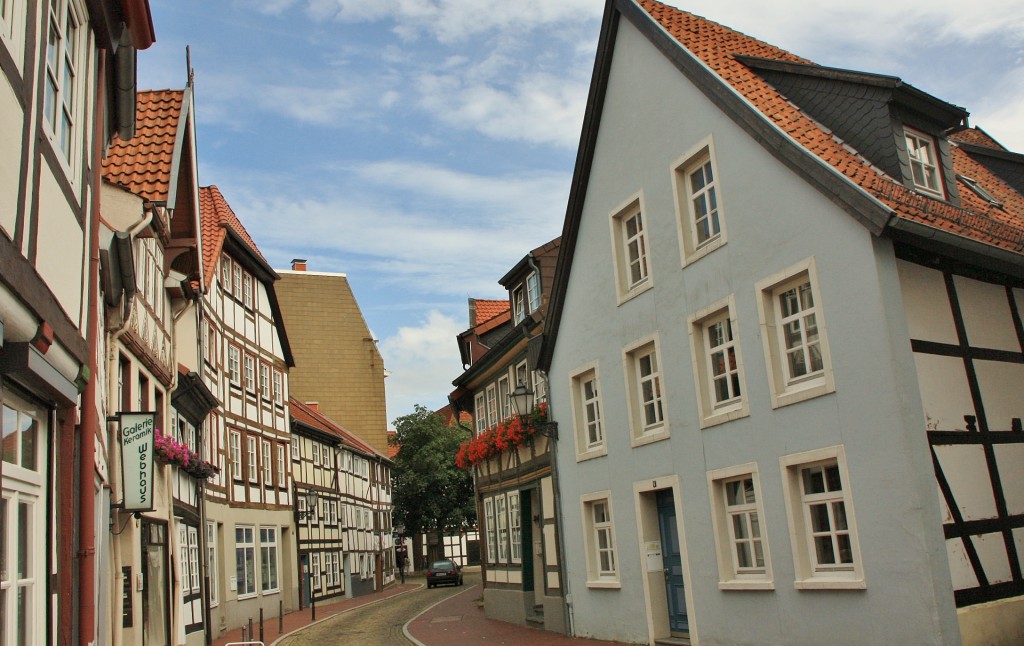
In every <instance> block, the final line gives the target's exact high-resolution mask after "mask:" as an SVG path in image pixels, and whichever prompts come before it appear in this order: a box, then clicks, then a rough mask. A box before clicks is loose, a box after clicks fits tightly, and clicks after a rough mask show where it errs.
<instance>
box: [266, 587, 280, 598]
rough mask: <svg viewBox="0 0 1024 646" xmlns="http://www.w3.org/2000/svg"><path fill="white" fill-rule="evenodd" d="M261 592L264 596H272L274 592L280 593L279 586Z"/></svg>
mask: <svg viewBox="0 0 1024 646" xmlns="http://www.w3.org/2000/svg"><path fill="white" fill-rule="evenodd" d="M262 594H263V596H264V597H272V596H274V595H275V594H281V588H277V589H274V590H264V591H263V593H262Z"/></svg>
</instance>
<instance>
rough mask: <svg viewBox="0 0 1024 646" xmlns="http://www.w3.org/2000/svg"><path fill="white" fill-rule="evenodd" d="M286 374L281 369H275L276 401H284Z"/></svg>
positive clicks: (278, 402)
mask: <svg viewBox="0 0 1024 646" xmlns="http://www.w3.org/2000/svg"><path fill="white" fill-rule="evenodd" d="M283 384H284V375H283V374H282V373H281V371H280V370H274V403H275V404H281V403H283V402H284V385H283Z"/></svg>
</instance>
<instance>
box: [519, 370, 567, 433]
mask: <svg viewBox="0 0 1024 646" xmlns="http://www.w3.org/2000/svg"><path fill="white" fill-rule="evenodd" d="M508 398H509V399H510V400H512V410H514V411H515V413H516V415H518V416H519V419H520V421H522V422H524V423H525V422H526V418H527V417H528V416H529V415H530V413H532V412H533V391H532V390H530V389H529V388H527V387H526V384H524V383H523V382H521V381H520V382H519V383H518V384H516V389H515V390H513V391H512V393H511V394H510V395H509V396H508ZM533 426H534V428H536V429H537V432H538V433H540V434H541V435H543V436H544V437H547V438H550V439H552V440H557V439H558V423H557V422H540V423H537V424H533Z"/></svg>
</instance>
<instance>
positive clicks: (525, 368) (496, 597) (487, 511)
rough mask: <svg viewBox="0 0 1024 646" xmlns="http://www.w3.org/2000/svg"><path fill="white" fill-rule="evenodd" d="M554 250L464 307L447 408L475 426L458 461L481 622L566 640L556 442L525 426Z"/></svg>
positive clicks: (539, 252)
mask: <svg viewBox="0 0 1024 646" xmlns="http://www.w3.org/2000/svg"><path fill="white" fill-rule="evenodd" d="M558 246H559V240H558V239H555V240H553V241H551V242H548V243H547V244H544V245H541V246H540V247H537V248H536V249H534V250H532V251H531V252H530V253H528V254H527V255H526V256H524V257H523V258H522V259H521V260H520V262H518V263H517V264H516V265H515V266H514V267H513V268H512V269H511V270H510V271H509V272H508V273H507V274H506V275H505V276H503V277H502V278H501V280H500V281H499V283H500V284H501V285H502V287H504V288H505V289H506V290H508V295H509V300H508V301H507V302H506V301H484V300H478V299H471V300H470V328H469V329H468V330H466V331H465V332H463V333H462V334H460V335H459V337H458V343H459V350H460V352H461V354H462V361H463V363H464V365H465V366H466V370H465V372H463V373H462V374H461V375H460V376H459V377H458V378H457V379H455V381H454V382H452V383H453V385H455V387H456V388H455V390H454V391H453V392H452V394H451V395H450V396H449V401H450V402H451V406H452V408H453V409H454V410H458V411H467V412H471V413H472V416H473V421H474V422H473V423H474V429H473V435H474V437H473V439H472V440H470V441H469V442H467V443H466V444H464V445H463V448H462V449H461V450H460V455H459V460H458V462H459V464H460V466H464V467H466V468H469V469H472V472H473V479H474V484H475V488H476V496H477V514H478V525H479V531H480V540H481V541H482V543H483V545H482V546H481V551H482V552H483V554H482V555H481V556H482V561H483V578H484V610H485V612H486V613H487V616H488V617H493V618H497V619H502V620H505V621H512V622H517V623H527V622H529V623H531V624H535V625H539V626H542V627H544V628H546V629H548V630H553V631H556V632H566V631H567V622H566V606H565V597H564V594H563V588H562V574H561V571H560V566H559V564H560V563H561V557H560V555H559V549H560V548H559V539H558V522H557V518H558V509H557V503H556V487H555V478H554V472H553V464H554V461H553V455H554V452H555V447H556V443H555V441H554V439H555V437H554V435H553V434H552V433H551V431H550V430H549V429H550V428H551V426H550V425H548V424H546V423H542V424H541V425H539V426H538V425H536V424H535V423H533V422H537V421H541V420H540V417H541V416H543V415H544V414H546V410H547V394H546V393H547V387H546V380H545V379H544V378H543V375H541V374H540V373H538V372H537V370H536V365H537V364H536V357H537V351H538V349H539V347H540V342H541V338H542V337H541V334H542V333H543V330H544V313H545V311H546V309H547V294H548V291H549V289H550V285H551V279H552V276H553V274H554V266H555V260H556V258H557V255H558ZM517 389H519V390H520V391H524V392H525V391H529V392H530V393H531V394H532V396H533V402H534V403H535V406H536V409H537V411H538V414H537V415H534V416H531V415H528V413H529V411H518V412H517V411H515V410H514V408H513V403H512V395H513V392H514V391H516V390H517ZM521 415H522V417H520V416H521ZM527 419H531V420H532V421H531V422H527V421H526V420H527ZM521 420H522V421H521ZM540 428H543V429H545V433H541V432H538V431H539V429H540Z"/></svg>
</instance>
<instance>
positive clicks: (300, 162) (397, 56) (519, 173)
mask: <svg viewBox="0 0 1024 646" xmlns="http://www.w3.org/2000/svg"><path fill="white" fill-rule="evenodd" d="M150 4H151V7H152V10H153V16H154V23H155V27H156V33H157V43H156V44H155V45H154V46H153V47H152V48H150V49H149V50H146V51H144V52H140V54H139V82H140V87H141V88H143V89H161V88H180V87H182V86H183V85H184V83H185V79H186V64H185V47H186V45H188V46H190V47H191V57H192V66H193V68H194V69H195V75H196V76H195V87H196V115H197V123H198V140H199V167H200V170H199V174H200V182H201V183H202V184H203V185H209V184H216V185H217V186H219V187H220V189H221V191H222V192H223V193H224V196H225V197H226V198H227V200H228V202H229V203H230V204H231V205H232V207H233V208H234V210H235V212H236V213H237V214H238V216H239V217H240V218H241V219H242V221H243V223H244V224H245V226H246V228H247V229H248V230H249V232H250V233H251V234H252V236H253V238H254V239H255V240H256V243H257V244H258V245H259V247H260V250H261V251H262V252H263V254H264V256H266V257H267V258H268V260H269V261H270V263H271V264H272V265H273V266H274V267H276V268H281V269H286V268H288V267H289V264H290V261H291V259H292V258H306V259H308V260H309V268H310V270H313V271H334V272H344V273H346V274H347V275H348V277H349V281H350V282H351V284H352V287H353V290H354V291H355V294H356V298H357V299H358V301H359V303H360V306H361V308H362V310H363V314H364V315H365V317H366V319H367V322H368V323H369V325H370V327H371V329H372V330H373V331H374V333H375V335H376V336H377V337H378V338H379V339H380V348H381V351H382V353H383V355H384V359H385V365H386V366H387V368H388V370H389V371H390V373H391V376H390V377H388V379H387V381H386V386H387V393H388V419H389V420H393V419H394V418H396V417H398V416H400V415H404V414H406V413H409V412H411V411H412V409H413V405H414V404H417V403H419V404H423V405H425V406H427V407H429V408H439V407H440V406H442V405H444V404H445V403H446V396H447V394H448V392H450V391H451V388H452V387H451V381H452V379H454V378H455V377H456V376H458V374H459V373H460V372H461V371H462V367H461V365H460V362H459V355H458V349H457V346H456V343H455V335H456V334H457V333H458V332H460V331H462V330H463V329H465V328H466V327H467V326H468V313H467V298H469V297H479V298H503V297H504V296H505V295H504V293H503V292H502V290H501V287H500V286H499V285H498V284H497V279H498V278H499V277H501V276H502V275H503V274H504V273H505V272H506V271H507V270H508V269H509V268H511V266H512V265H513V264H514V263H515V262H516V261H517V260H519V259H520V258H521V257H522V256H523V255H524V254H525V253H526V252H527V251H528V250H529V249H531V248H533V247H536V246H538V245H540V244H542V243H544V242H546V241H548V240H550V239H551V238H554V237H556V236H557V235H559V234H560V232H561V226H562V217H563V215H564V213H565V205H566V200H567V197H568V191H569V183H570V180H571V177H572V168H573V163H574V161H575V155H576V146H577V143H578V138H579V132H580V126H581V123H582V119H583V111H584V107H585V103H586V95H587V87H588V84H589V81H590V73H591V70H592V67H593V58H594V52H595V48H596V44H597V36H598V31H599V28H600V19H601V14H602V9H603V6H604V2H603V0H369V1H367V0H214V1H210V0H150ZM670 4H674V5H676V6H679V7H680V8H683V9H686V10H688V11H692V12H693V13H696V14H699V15H702V16H705V17H708V18H710V19H712V20H715V21H717V22H720V23H722V24H725V25H728V26H730V27H733V28H735V29H738V30H740V31H743V32H744V33H747V34H749V35H751V36H755V37H757V38H760V39H761V40H765V41H767V42H770V43H772V44H775V45H778V46H780V47H783V48H785V49H788V50H790V51H792V52H793V53H795V54H798V55H800V56H804V57H805V58H809V59H811V60H813V61H815V62H816V63H819V64H822V65H830V66H835V67H844V68H849V69H858V70H864V71H870V72H877V73H883V74H892V75H895V76H899V77H900V78H902V79H903V80H904V81H906V82H907V83H910V84H912V85H914V86H916V87H918V88H920V89H922V90H925V91H927V92H930V93H932V94H935V95H936V96H938V97H940V98H942V99H944V100H946V101H949V102H951V103H955V104H957V105H960V106H963V107H965V108H967V109H968V110H969V111H970V112H971V113H972V117H971V122H972V124H973V125H977V126H980V127H982V128H984V129H985V130H986V131H987V132H988V133H989V134H991V135H992V136H993V137H995V138H996V139H997V140H999V141H1000V142H1002V143H1003V144H1004V145H1005V146H1007V147H1008V148H1010V149H1012V150H1016V151H1024V118H1022V116H1021V115H1024V7H1022V5H1021V4H1020V2H1019V1H1018V0H974V1H973V2H971V3H970V4H969V6H968V5H964V3H963V2H960V1H958V0H932V1H930V2H927V3H923V2H917V1H912V0H859V1H857V2H853V1H850V0H839V1H836V2H820V1H818V0H816V1H813V2H811V1H808V0H775V2H771V3H766V2H758V3H754V2H750V1H749V0H747V1H743V0H694V1H692V2H683V0H672V2H670Z"/></svg>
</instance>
